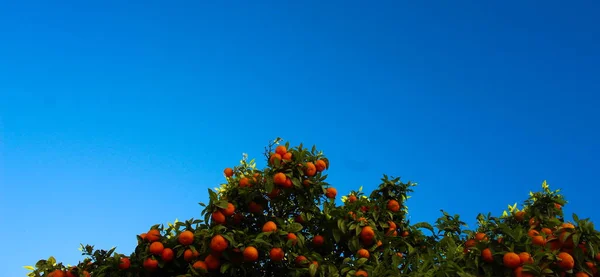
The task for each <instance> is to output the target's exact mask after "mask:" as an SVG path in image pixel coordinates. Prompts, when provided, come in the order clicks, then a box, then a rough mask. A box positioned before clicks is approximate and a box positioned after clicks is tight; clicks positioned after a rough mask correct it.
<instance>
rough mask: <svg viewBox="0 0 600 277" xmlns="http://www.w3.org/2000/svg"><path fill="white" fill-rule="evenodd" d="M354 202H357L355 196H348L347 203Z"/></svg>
mask: <svg viewBox="0 0 600 277" xmlns="http://www.w3.org/2000/svg"><path fill="white" fill-rule="evenodd" d="M356 200H358V198H356V195H354V194H350V196H348V202H350V203H354V202H356Z"/></svg>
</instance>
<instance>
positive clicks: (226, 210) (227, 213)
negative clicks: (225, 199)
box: [221, 203, 235, 216]
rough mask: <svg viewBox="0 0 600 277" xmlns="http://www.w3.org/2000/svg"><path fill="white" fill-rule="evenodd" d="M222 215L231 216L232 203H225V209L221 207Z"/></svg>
mask: <svg viewBox="0 0 600 277" xmlns="http://www.w3.org/2000/svg"><path fill="white" fill-rule="evenodd" d="M221 213H222V214H223V215H224V216H232V215H233V214H234V213H235V206H234V205H233V204H232V203H227V209H221Z"/></svg>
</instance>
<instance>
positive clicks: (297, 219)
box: [294, 215, 305, 224]
mask: <svg viewBox="0 0 600 277" xmlns="http://www.w3.org/2000/svg"><path fill="white" fill-rule="evenodd" d="M294 221H296V222H298V223H300V224H303V223H304V222H305V221H304V218H303V217H302V215H297V216H296V218H294Z"/></svg>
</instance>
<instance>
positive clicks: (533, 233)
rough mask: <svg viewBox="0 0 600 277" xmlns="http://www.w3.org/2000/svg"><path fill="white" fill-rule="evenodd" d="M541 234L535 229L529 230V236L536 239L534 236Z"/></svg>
mask: <svg viewBox="0 0 600 277" xmlns="http://www.w3.org/2000/svg"><path fill="white" fill-rule="evenodd" d="M539 234H540V232H538V231H536V230H535V229H529V231H527V235H528V236H530V237H534V236H537V235H539Z"/></svg>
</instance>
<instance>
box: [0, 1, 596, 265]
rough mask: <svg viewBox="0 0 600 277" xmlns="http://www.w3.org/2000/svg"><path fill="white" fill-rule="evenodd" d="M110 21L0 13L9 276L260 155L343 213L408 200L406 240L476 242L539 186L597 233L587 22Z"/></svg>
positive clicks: (504, 9)
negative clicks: (437, 233)
mask: <svg viewBox="0 0 600 277" xmlns="http://www.w3.org/2000/svg"><path fill="white" fill-rule="evenodd" d="M126 2H127V3H125V2H123V1H96V2H90V1H9V2H6V3H4V4H3V7H2V9H0V42H1V43H0V60H1V62H0V97H1V98H0V155H1V156H0V157H1V158H0V170H1V171H0V185H1V193H0V211H1V212H0V223H1V226H2V231H0V235H1V236H2V237H3V238H4V242H3V248H4V249H5V250H7V251H9V252H10V253H11V254H10V255H9V256H7V257H5V258H3V259H2V261H0V264H1V266H0V267H1V268H3V271H4V272H5V275H6V276H24V274H25V273H26V270H25V269H22V266H23V265H32V264H34V263H35V262H36V261H37V260H38V259H42V258H47V257H48V256H50V255H54V256H55V257H56V258H57V259H59V260H61V261H64V262H66V263H76V262H77V261H78V260H79V259H81V258H82V257H81V256H80V252H79V251H78V250H77V248H78V246H79V243H84V244H86V243H87V244H93V245H96V246H97V247H100V248H110V247H112V246H117V247H118V248H117V250H118V251H119V252H123V253H130V252H131V251H132V250H133V248H134V246H135V244H136V240H135V234H138V233H141V232H144V231H146V230H147V229H148V228H149V227H150V226H151V225H153V224H156V223H166V222H172V221H173V220H174V219H175V218H179V219H182V220H183V219H189V218H191V217H195V218H198V217H200V211H201V209H200V208H201V207H200V206H199V205H198V204H197V203H198V202H201V201H207V188H213V187H216V186H218V184H220V183H221V182H223V181H224V179H223V176H222V170H223V168H225V167H227V166H233V165H235V164H237V163H238V162H239V160H240V158H241V154H242V153H248V154H249V155H250V156H251V157H257V158H260V157H261V155H262V151H263V148H264V146H266V145H267V143H268V142H269V140H272V139H274V138H275V137H282V138H284V139H286V140H287V141H290V142H291V143H292V144H294V145H296V144H298V143H300V142H303V143H305V144H308V145H313V144H316V145H317V147H318V148H319V149H322V150H323V151H324V152H325V154H326V155H328V157H329V158H330V159H331V169H330V171H329V174H330V175H329V176H330V178H329V181H330V182H331V183H332V184H333V185H334V186H335V187H337V188H338V189H339V191H340V195H341V194H345V193H347V192H348V191H350V190H351V189H357V188H358V187H359V186H364V188H365V190H366V191H371V190H372V189H373V188H374V187H375V186H377V185H378V184H379V181H380V177H381V176H382V174H384V173H386V174H389V175H393V176H401V177H402V178H403V180H405V181H408V180H412V181H415V182H418V183H419V186H418V187H416V191H415V193H413V194H412V195H413V198H411V199H410V200H409V202H408V205H409V209H410V213H411V216H412V218H411V220H412V221H413V222H419V221H429V222H433V221H434V220H435V219H436V218H437V217H438V216H439V215H440V212H439V210H440V209H444V210H447V211H448V212H450V213H453V214H454V213H458V214H461V216H462V217H463V218H464V219H465V220H466V221H467V222H469V223H470V226H471V227H473V226H474V222H475V220H474V219H475V216H476V215H477V213H478V212H488V211H489V212H493V213H494V214H496V215H499V214H500V213H501V212H502V210H503V209H505V208H506V206H507V204H512V203H514V202H519V203H520V202H521V201H523V200H525V198H526V197H527V195H528V192H529V191H530V190H538V189H540V184H541V182H542V181H543V180H545V179H546V180H548V182H549V184H550V185H551V188H561V189H563V192H564V194H565V195H566V198H567V200H570V201H571V203H570V204H568V205H567V206H566V207H565V211H566V213H567V214H571V213H572V212H576V213H577V214H579V215H580V216H581V217H591V218H592V220H594V221H596V222H597V220H598V218H599V217H600V214H599V213H598V211H597V209H596V208H594V204H593V202H594V201H596V200H597V195H598V193H600V188H599V187H598V186H597V185H596V182H597V178H596V174H594V172H598V165H599V162H598V156H599V154H600V144H599V143H598V141H600V126H599V125H600V124H599V116H598V111H597V107H598V104H600V101H599V96H598V95H597V93H598V91H600V83H599V82H598V77H597V76H600V69H599V68H598V65H599V64H600V54H599V52H598V49H600V28H599V27H598V26H600V22H598V19H597V13H598V3H595V2H593V1H580V2H577V3H568V4H566V3H564V2H559V1H550V2H544V3H543V5H539V4H534V3H533V1H532V2H530V3H527V2H525V3H523V2H519V3H516V2H514V3H511V2H505V3H503V5H500V4H497V5H496V4H491V3H490V2H489V1H465V2H462V3H461V4H457V3H455V2H453V3H450V2H441V1H440V2H435V3H428V4H425V3H424V2H419V1H416V2H415V1H410V3H408V2H409V1H390V2H385V1H382V2H377V3H370V4H367V3H366V2H362V1H326V2H327V3H323V1H300V2H295V3H293V4H292V3H290V1H283V2H282V1H258V2H257V1H252V2H253V3H252V4H248V3H247V2H244V3H242V1H229V2H227V3H218V4H215V3H211V4H208V3H201V2H202V1H176V2H167V1H126ZM400 2H404V3H400ZM261 164H264V163H262V161H261Z"/></svg>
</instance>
